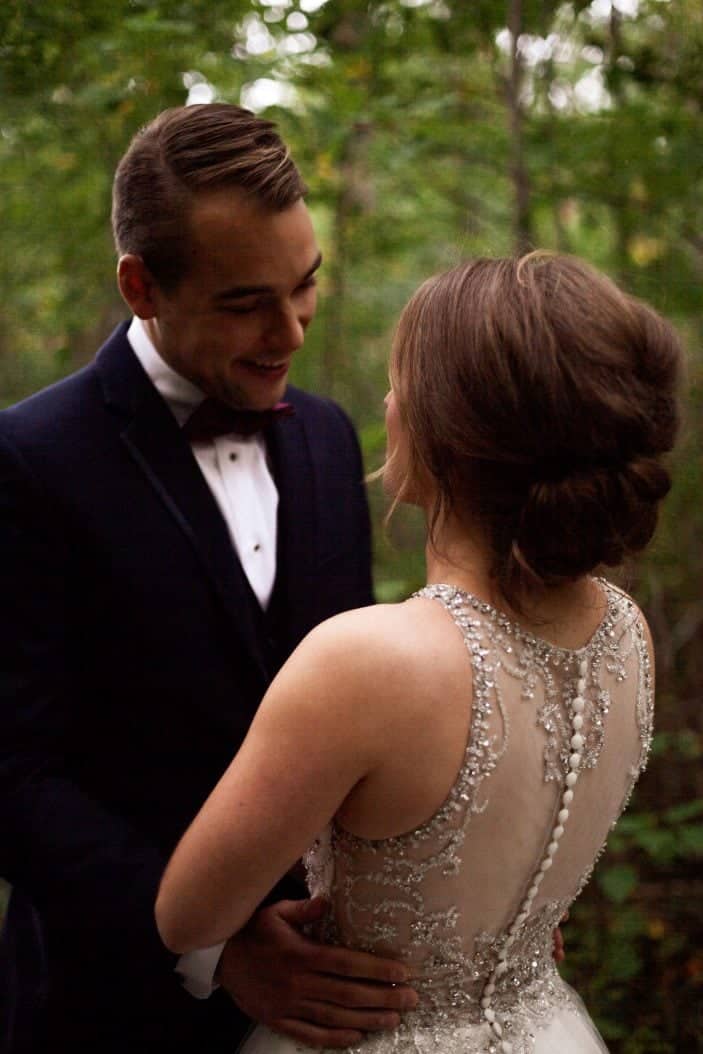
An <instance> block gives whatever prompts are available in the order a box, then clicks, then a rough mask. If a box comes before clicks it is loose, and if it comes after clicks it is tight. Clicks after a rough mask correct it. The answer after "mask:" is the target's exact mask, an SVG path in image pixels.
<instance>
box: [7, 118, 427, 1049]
mask: <svg viewBox="0 0 703 1054" xmlns="http://www.w3.org/2000/svg"><path fill="white" fill-rule="evenodd" d="M303 193H304V186H303V184H302V182H301V179H300V176H299V174H298V172H297V170H296V168H295V166H294V165H293V163H292V161H291V160H290V158H289V156H288V154H287V151H286V149H285V147H284V145H283V144H282V143H281V141H280V139H279V138H278V136H277V135H276V134H275V132H274V130H273V126H272V125H270V124H269V123H268V122H265V121H262V120H261V119H259V118H257V117H255V116H254V115H252V114H250V113H248V112H247V111H245V110H242V109H240V108H238V107H234V106H228V105H219V104H212V105H207V106H193V107H190V108H188V109H185V108H184V109H177V110H172V111H167V112H166V113H164V114H162V115H160V116H159V117H158V118H157V119H156V120H155V121H154V122H152V124H151V125H149V126H147V128H146V129H144V130H143V131H142V132H141V133H140V134H139V135H138V136H137V137H136V138H135V140H134V141H133V143H132V145H131V146H130V149H129V150H128V152H127V154H126V155H125V157H124V158H123V159H122V161H121V163H120V165H119V168H118V171H117V175H116V178H115V186H114V197H113V227H114V233H115V239H116V244H117V249H118V254H119V265H118V282H119V287H120V291H121V293H122V295H123V297H124V299H125V301H126V303H127V304H128V305H129V307H130V308H131V310H132V313H133V319H132V322H131V323H127V322H125V323H124V324H123V325H121V326H120V327H118V329H117V330H116V331H115V332H114V333H113V334H112V336H111V337H110V338H109V340H108V341H107V342H106V344H105V345H104V346H103V347H102V348H101V350H100V351H99V353H98V355H97V358H96V359H95V361H94V362H93V363H92V364H91V365H89V366H88V367H86V368H85V369H83V370H81V371H79V372H78V373H76V374H75V375H73V376H71V377H69V378H68V379H67V380H65V381H62V382H61V383H59V384H57V385H55V386H53V387H51V388H49V389H47V390H46V391H43V392H40V393H39V394H37V395H35V396H33V397H32V398H30V399H28V400H26V401H25V402H23V403H21V404H19V405H18V406H16V407H13V408H11V409H9V410H7V411H4V412H3V413H2V414H0V554H2V556H1V558H2V563H3V578H2V596H3V601H4V607H3V610H4V624H3V632H2V634H1V643H0V655H1V658H2V661H1V664H0V668H1V675H0V676H1V679H0V707H1V709H0V728H1V729H2V735H1V737H0V873H3V874H4V875H5V877H6V878H7V879H8V880H9V881H10V882H11V884H12V886H13V893H12V898H11V903H10V907H9V911H8V917H7V920H6V926H5V932H4V934H3V943H2V947H1V949H0V984H1V985H2V994H3V1012H2V1017H1V1018H0V1021H2V1024H0V1030H2V1034H3V1037H4V1041H5V1045H6V1049H8V1050H12V1052H13V1054H17V1052H19V1051H27V1050H31V1051H40V1050H44V1049H47V1050H48V1049H57V1048H58V1049H61V1050H63V1049H67V1050H69V1049H70V1050H74V1051H84V1050H85V1051H87V1050H91V1051H96V1052H98V1051H101V1052H105V1051H113V1050H114V1051H117V1050H119V1051H121V1052H124V1051H130V1052H135V1051H141V1050H145V1051H146V1050H149V1051H158V1050H164V1051H165V1050H169V1051H177V1050H189V1051H199V1050H203V1051H205V1052H208V1054H211V1052H212V1054H214V1052H216V1051H219V1050H223V1051H224V1050H227V1051H229V1052H231V1051H232V1050H234V1049H235V1048H236V1043H237V1039H238V1037H240V1036H241V1035H242V1033H243V1030H244V1028H245V1027H246V1024H247V1018H253V1019H257V1020H261V1021H264V1022H266V1023H268V1024H270V1025H272V1026H273V1027H274V1028H277V1029H279V1030H281V1031H285V1032H288V1033H289V1034H290V1035H292V1036H294V1037H296V1038H298V1039H300V1040H302V1041H303V1042H309V1043H313V1044H328V1045H337V1046H341V1045H345V1044H349V1043H352V1042H355V1041H356V1040H358V1039H359V1038H360V1036H361V1035H362V1034H363V1033H364V1032H365V1031H367V1030H369V1029H375V1028H382V1027H392V1026H393V1025H394V1024H395V1023H396V1022H397V1020H398V1014H397V1011H399V1010H402V1009H403V1008H405V1007H407V1006H409V1005H412V1003H413V1001H414V994H413V993H412V991H411V990H410V989H408V988H406V987H404V986H403V985H402V984H400V985H398V984H396V983H395V982H399V981H403V980H404V979H405V974H404V972H403V968H402V967H401V966H400V965H398V964H393V963H389V962H385V961H382V960H380V959H376V958H373V957H371V956H366V955H363V954H361V953H353V952H350V951H346V950H344V949H330V948H323V947H320V946H318V945H316V944H315V943H314V942H313V941H312V940H310V939H309V938H308V937H306V936H305V935H304V933H303V932H302V931H303V928H304V926H305V924H306V923H308V922H312V921H314V920H315V918H316V917H318V916H319V914H320V910H321V908H320V906H319V905H318V904H316V903H315V902H312V903H311V902H307V901H305V900H288V899H285V900H281V898H283V897H286V898H287V897H289V896H291V893H292V895H293V896H298V897H299V896H301V892H300V891H299V887H297V891H296V886H295V885H294V884H293V882H292V880H291V883H290V884H289V885H288V887H287V888H285V889H283V888H281V889H277V890H276V891H274V892H273V894H272V895H271V897H270V899H269V902H268V903H267V905H266V906H264V907H262V908H261V909H260V910H259V912H258V913H257V914H256V915H255V916H254V918H253V919H252V920H251V922H250V923H249V925H248V926H247V927H246V928H245V929H244V930H243V931H242V932H241V933H240V934H237V936H236V937H235V938H233V939H232V940H230V941H229V942H228V943H227V944H226V945H225V946H224V948H218V949H207V950H204V951H203V952H202V953H195V955H194V956H190V957H188V956H186V957H184V958H183V959H181V960H177V959H176V957H175V956H173V955H171V954H170V953H169V952H168V951H167V950H166V949H165V947H164V946H163V945H162V944H161V942H160V941H159V938H158V935H157V931H156V927H155V923H154V917H153V904H154V900H155V896H156V891H157V888H158V884H159V879H160V876H161V873H162V870H163V867H164V865H165V862H166V860H167V859H168V856H169V854H170V852H171V850H172V848H173V846H174V845H175V843H176V842H177V840H178V838H179V836H180V835H181V833H182V832H183V830H184V829H185V827H186V826H187V824H188V822H189V821H190V819H191V818H192V816H193V815H194V814H195V812H196V811H197V810H198V808H199V806H200V805H201V803H202V802H203V800H204V799H205V797H206V796H207V794H208V793H209V791H210V789H211V788H212V786H213V785H214V784H215V782H216V780H217V779H218V778H219V776H220V774H221V772H222V771H223V770H224V768H225V767H226V766H227V764H228V763H229V761H230V759H231V757H232V755H233V754H234V752H235V751H236V750H237V748H238V746H239V744H240V743H241V741H242V739H243V737H244V735H245V734H246V730H247V727H248V724H249V722H250V720H251V717H252V715H253V713H254V711H255V708H256V706H257V705H258V702H259V701H260V699H261V697H262V695H263V693H264V691H265V689H266V686H267V684H268V683H269V681H270V679H271V677H272V676H273V674H274V673H275V672H276V670H277V669H278V667H279V666H280V665H281V663H282V662H283V661H284V660H285V658H286V656H287V655H288V654H289V653H290V652H291V650H292V649H293V648H294V647H295V645H296V643H297V642H298V641H299V640H300V639H301V638H302V637H303V636H304V635H305V633H306V632H307V631H308V630H309V629H311V628H312V627H313V626H314V625H315V624H316V623H318V622H319V621H321V620H322V619H324V618H327V617H328V616H330V615H332V614H334V613H335V612H338V611H340V610H342V609H345V608H351V607H356V606H360V605H365V604H368V603H370V602H371V583H370V570H369V566H370V542H369V523H368V513H367V508H366V504H365V498H364V492H363V484H362V465H361V459H360V455H359V450H358V445H357V442H356V438H355V435H354V433H353V430H352V428H351V426H350V424H349V422H348V420H347V419H346V417H345V416H344V415H343V414H342V412H341V411H340V410H339V409H338V408H337V407H336V406H335V405H334V404H332V403H330V402H328V401H325V400H322V399H318V398H313V397H312V396H310V395H306V394H305V393H303V392H300V391H297V390H295V389H293V388H287V387H286V384H287V374H288V370H289V367H290V363H291V358H292V356H293V354H294V353H295V352H296V351H297V350H298V349H299V348H300V347H301V345H302V343H303V337H304V332H305V328H306V326H307V325H308V323H309V322H310V320H311V319H312V317H313V315H314V312H315V298H316V293H315V273H316V271H317V268H318V267H319V265H320V253H319V250H318V246H317V243H316V241H315V236H314V233H313V230H312V226H311V223H310V218H309V216H308V213H307V210H306V208H305V205H304V202H303ZM282 399H285V400H286V405H284V406H283V407H279V406H278V404H279V403H280V401H281V400H282ZM274 408H275V409H274ZM232 409H237V410H241V409H243V410H245V411H247V413H245V414H244V415H243V416H242V415H240V416H239V417H238V418H237V419H235V417H233V416H230V411H231V410H232ZM272 411H273V412H272ZM213 976H214V980H215V981H216V982H219V987H216V990H215V991H214V992H213V994H210V993H211V992H212V989H213ZM183 982H185V987H184V984H183ZM198 996H200V997H203V996H207V998H197V997H198Z"/></svg>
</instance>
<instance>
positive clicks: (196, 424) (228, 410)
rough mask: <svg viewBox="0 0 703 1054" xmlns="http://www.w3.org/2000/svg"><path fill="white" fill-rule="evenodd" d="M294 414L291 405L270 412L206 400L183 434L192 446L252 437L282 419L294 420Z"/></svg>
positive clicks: (196, 411) (275, 407) (192, 416)
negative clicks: (229, 436)
mask: <svg viewBox="0 0 703 1054" xmlns="http://www.w3.org/2000/svg"><path fill="white" fill-rule="evenodd" d="M294 413H295V407H294V406H292V405H291V404H290V403H277V404H276V405H275V406H273V407H271V409H270V410H235V409H233V408H232V407H231V406H227V405H226V403H221V402H219V401H218V400H217V399H204V400H203V402H202V403H201V404H200V406H199V407H198V408H197V410H194V411H193V413H192V414H191V415H190V417H189V418H188V420H187V421H186V423H185V424H184V425H183V434H184V435H185V437H186V438H187V439H189V440H190V442H191V443H192V442H197V441H198V440H203V439H215V438H216V437H217V436H222V435H227V434H228V433H229V432H236V433H237V435H240V436H251V435H254V434H255V433H256V432H261V431H262V429H264V428H267V427H268V426H269V425H270V424H271V423H272V422H273V421H275V420H277V419H278V418H281V417H292V415H293V414H294Z"/></svg>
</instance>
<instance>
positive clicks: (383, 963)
mask: <svg viewBox="0 0 703 1054" xmlns="http://www.w3.org/2000/svg"><path fill="white" fill-rule="evenodd" d="M314 957H315V969H316V970H318V971H319V972H320V973H328V974H334V975H335V976H337V977H350V978H355V977H361V978H364V979H365V980H367V981H381V982H383V983H384V984H387V985H391V984H405V983H406V982H408V981H409V980H410V972H409V970H408V969H407V968H406V967H405V966H403V964H402V963H399V962H395V961H394V960H393V959H382V958H381V957H380V956H378V955H369V954H368V952H358V951H352V950H351V949H349V948H336V947H333V946H331V945H319V944H315V945H314Z"/></svg>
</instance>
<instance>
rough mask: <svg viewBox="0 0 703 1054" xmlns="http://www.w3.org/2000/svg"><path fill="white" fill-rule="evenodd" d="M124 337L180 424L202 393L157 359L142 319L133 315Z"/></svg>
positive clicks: (159, 358) (202, 397)
mask: <svg viewBox="0 0 703 1054" xmlns="http://www.w3.org/2000/svg"><path fill="white" fill-rule="evenodd" d="M127 340H128V341H129V343H130V345H131V348H132V351H133V352H134V354H135V355H136V356H137V358H138V359H139V361H140V363H141V365H142V367H143V369H144V372H145V373H146V375H147V377H148V378H149V380H150V381H151V383H152V384H153V385H154V387H155V388H156V390H157V392H158V393H159V395H160V396H161V397H162V399H164V401H165V402H166V404H167V406H168V408H169V409H170V411H171V413H172V414H173V415H174V417H175V418H176V420H177V421H178V423H179V424H181V425H182V424H183V422H184V421H185V420H187V418H188V417H190V415H191V414H192V412H193V410H194V409H195V407H196V406H199V405H200V403H201V402H202V401H203V399H204V398H205V395H204V393H203V392H201V390H200V388H197V387H196V386H195V385H194V384H193V383H192V382H191V381H189V380H187V379H186V378H185V377H181V375H180V373H176V371H175V370H173V369H171V367H170V366H169V365H168V363H167V362H165V361H164V360H163V359H162V358H161V356H160V355H159V353H158V351H157V350H156V348H155V347H154V342H153V341H152V339H151V337H150V336H149V334H148V333H147V330H146V326H145V325H144V322H143V321H142V319H141V318H137V316H136V315H135V316H134V318H133V319H132V321H131V323H130V326H129V329H128V330H127Z"/></svg>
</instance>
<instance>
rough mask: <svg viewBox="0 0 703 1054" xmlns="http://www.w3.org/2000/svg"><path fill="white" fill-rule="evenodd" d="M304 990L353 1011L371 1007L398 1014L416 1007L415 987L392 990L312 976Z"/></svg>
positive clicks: (314, 997)
mask: <svg viewBox="0 0 703 1054" xmlns="http://www.w3.org/2000/svg"><path fill="white" fill-rule="evenodd" d="M305 987H306V993H307V997H308V999H310V1000H312V999H315V1000H322V1001H324V1002H325V1003H331V1004H332V1005H334V1006H338V1007H346V1008H348V1009H350V1010H358V1009H362V1008H369V1009H372V1010H390V1011H397V1010H412V1009H413V1008H414V1007H415V1006H417V995H416V994H415V992H414V991H413V989H412V988H406V987H405V986H404V985H398V986H396V987H395V988H392V987H390V985H378V984H377V985H374V984H364V983H363V982H361V981H351V980H349V979H346V978H341V977H339V978H338V977H330V976H328V975H326V974H316V973H312V974H310V975H309V976H308V977H307V978H306V982H305ZM380 1027H384V1026H380ZM385 1027H388V1028H394V1027H395V1026H394V1025H387V1026H385Z"/></svg>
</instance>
